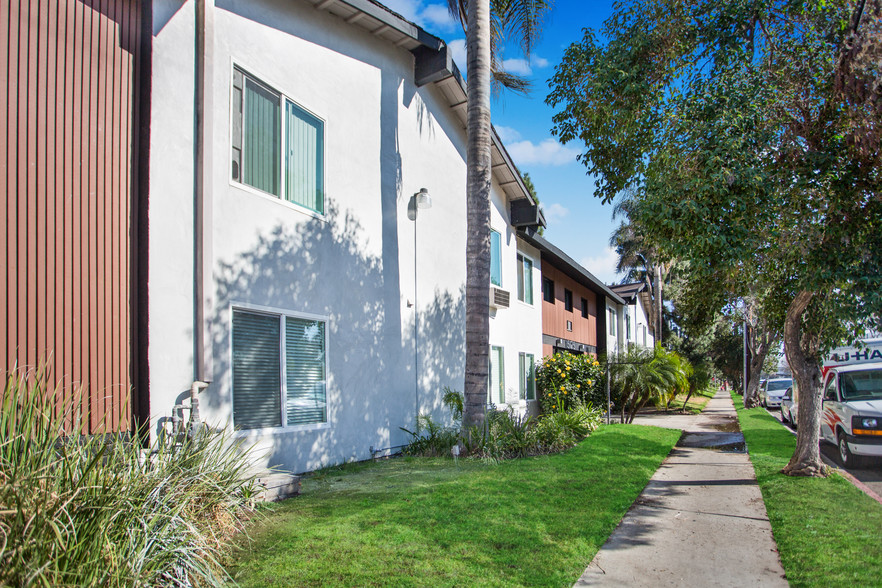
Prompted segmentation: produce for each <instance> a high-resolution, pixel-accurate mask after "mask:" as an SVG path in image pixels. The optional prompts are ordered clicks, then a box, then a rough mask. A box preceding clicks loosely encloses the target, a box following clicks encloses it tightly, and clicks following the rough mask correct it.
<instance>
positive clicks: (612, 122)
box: [548, 0, 882, 475]
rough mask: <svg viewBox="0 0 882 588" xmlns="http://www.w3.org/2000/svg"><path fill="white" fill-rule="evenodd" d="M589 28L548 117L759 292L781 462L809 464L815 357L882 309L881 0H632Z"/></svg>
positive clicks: (721, 266)
mask: <svg viewBox="0 0 882 588" xmlns="http://www.w3.org/2000/svg"><path fill="white" fill-rule="evenodd" d="M601 33H602V37H598V36H597V34H596V33H595V32H594V31H590V30H588V31H586V33H585V37H584V39H583V40H582V42H581V43H578V44H574V45H573V46H571V47H570V48H569V49H568V51H567V52H566V54H565V56H564V59H563V61H562V63H561V64H560V65H559V66H558V67H557V69H556V71H555V75H554V77H553V78H552V80H551V89H552V91H551V93H550V95H549V97H548V102H549V103H550V104H551V105H553V106H556V107H559V108H560V110H559V112H558V113H557V114H556V115H555V117H554V123H555V127H554V129H553V131H554V132H555V133H556V134H557V135H558V136H559V137H560V139H561V140H562V141H563V142H567V141H572V140H579V141H581V142H582V143H584V145H585V150H584V152H583V153H582V155H581V158H580V159H581V161H582V162H583V163H584V164H585V165H586V167H587V168H588V171H589V172H590V173H592V174H595V176H596V178H597V180H596V181H597V196H598V197H600V198H602V199H603V200H604V201H611V200H612V199H613V198H614V197H615V196H616V195H617V194H619V193H620V192H622V191H623V190H625V189H629V190H632V191H633V192H634V194H635V195H636V196H635V197H636V198H637V200H638V201H639V205H638V206H635V214H636V217H635V218H637V220H638V221H639V223H640V224H641V225H642V226H643V227H644V229H645V230H646V234H647V237H648V238H650V239H651V240H653V241H654V243H655V244H656V245H657V246H658V247H659V248H660V249H662V250H663V251H664V252H665V253H666V254H667V255H669V256H671V257H675V258H677V259H681V260H684V261H687V262H688V263H689V267H690V271H691V272H692V275H693V276H695V277H696V279H698V280H700V281H704V282H712V283H718V284H726V283H732V282H738V281H739V280H740V283H745V279H747V277H748V276H749V280H747V281H748V282H749V283H750V284H751V286H752V287H753V288H754V290H755V291H756V292H760V293H762V295H763V296H764V297H767V301H765V302H764V305H763V306H764V308H766V309H768V312H770V313H772V314H771V316H770V318H771V319H772V320H779V321H780V323H779V324H782V325H783V331H784V340H785V349H786V353H787V357H788V361H789V363H790V366H791V368H792V369H793V372H794V376H795V378H796V380H797V382H798V384H799V387H800V390H801V395H800V406H799V410H800V414H799V419H800V423H806V425H808V426H804V427H800V432H799V434H800V438H799V442H798V447H797V451H796V453H795V454H794V459H793V460H792V461H791V464H789V465H788V468H787V470H786V471H788V473H794V474H806V475H815V474H818V473H820V472H822V471H823V466H822V464H821V462H820V457H819V455H818V449H817V436H818V432H817V429H818V427H817V426H816V425H817V424H818V423H819V420H820V398H819V397H820V361H821V357H822V355H823V353H824V352H825V351H826V350H828V349H830V348H831V347H833V346H835V345H836V344H838V343H840V342H841V341H848V340H853V339H855V338H858V337H860V336H861V335H862V334H863V332H864V329H865V327H866V326H867V325H868V324H869V323H870V322H873V321H875V320H877V317H878V316H879V315H880V312H882V165H880V164H882V155H880V153H882V150H880V140H882V44H880V43H879V39H880V33H882V0H732V1H729V2H718V1H717V0H689V1H686V0H635V1H633V2H630V3H627V4H624V3H619V4H617V5H616V11H615V13H614V15H613V16H612V17H610V19H609V20H608V21H607V22H606V23H605V26H604V28H603V30H602V32H601ZM601 38H602V39H603V40H602V41H601ZM733 276H741V278H740V279H739V280H733V279H732V277H733ZM776 313H777V316H775V314H776ZM803 411H805V413H804V412H803ZM813 425H814V426H813Z"/></svg>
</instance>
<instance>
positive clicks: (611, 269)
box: [579, 247, 619, 284]
mask: <svg viewBox="0 0 882 588" xmlns="http://www.w3.org/2000/svg"><path fill="white" fill-rule="evenodd" d="M617 260H618V255H616V250H615V249H613V248H612V247H607V248H606V249H605V250H604V251H600V252H598V254H597V255H589V256H588V257H583V258H582V260H581V261H580V262H579V263H581V264H582V267H584V268H585V269H586V270H588V271H589V272H591V273H592V274H594V276H595V277H596V278H598V279H599V280H600V281H601V282H603V283H604V284H613V283H615V282H617V281H618V280H619V278H618V277H616V261H617Z"/></svg>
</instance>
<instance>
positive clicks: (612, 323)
mask: <svg viewBox="0 0 882 588" xmlns="http://www.w3.org/2000/svg"><path fill="white" fill-rule="evenodd" d="M608 310H609V334H610V335H613V336H615V334H616V311H615V309H614V308H610V309H608Z"/></svg>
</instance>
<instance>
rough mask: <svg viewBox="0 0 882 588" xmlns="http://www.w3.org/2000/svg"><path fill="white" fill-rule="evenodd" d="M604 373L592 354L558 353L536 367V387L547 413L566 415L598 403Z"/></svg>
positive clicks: (543, 408) (544, 410) (543, 409)
mask: <svg viewBox="0 0 882 588" xmlns="http://www.w3.org/2000/svg"><path fill="white" fill-rule="evenodd" d="M602 376H603V370H602V369H601V367H600V363H598V361H597V360H596V359H594V358H593V357H591V356H590V355H574V354H572V353H566V352H558V353H555V354H554V355H551V356H549V357H546V358H545V359H543V360H542V362H541V363H540V364H539V366H538V367H537V368H536V386H537V388H538V390H539V400H540V403H541V406H542V411H543V412H545V413H551V412H563V411H566V410H568V409H570V408H572V407H573V406H577V405H579V404H580V403H581V404H583V405H585V404H591V403H593V402H594V401H595V400H596V394H597V390H598V389H599V388H600V382H601V378H602Z"/></svg>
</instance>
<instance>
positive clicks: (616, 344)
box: [603, 296, 625, 355]
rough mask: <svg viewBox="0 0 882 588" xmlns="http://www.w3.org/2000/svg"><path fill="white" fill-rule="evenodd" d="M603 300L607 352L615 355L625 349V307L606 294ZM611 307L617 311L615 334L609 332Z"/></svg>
mask: <svg viewBox="0 0 882 588" xmlns="http://www.w3.org/2000/svg"><path fill="white" fill-rule="evenodd" d="M603 300H604V305H603V312H604V313H605V327H604V328H605V330H606V352H607V354H609V355H613V354H616V353H619V352H621V351H623V350H624V349H625V347H624V339H623V338H622V328H623V324H624V323H623V322H622V316H623V314H622V313H623V308H624V307H623V306H622V305H620V304H618V303H616V301H615V300H613V299H612V298H610V297H609V296H604V297H603ZM609 309H613V310H615V311H616V332H615V334H614V335H611V334H610V332H609Z"/></svg>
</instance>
